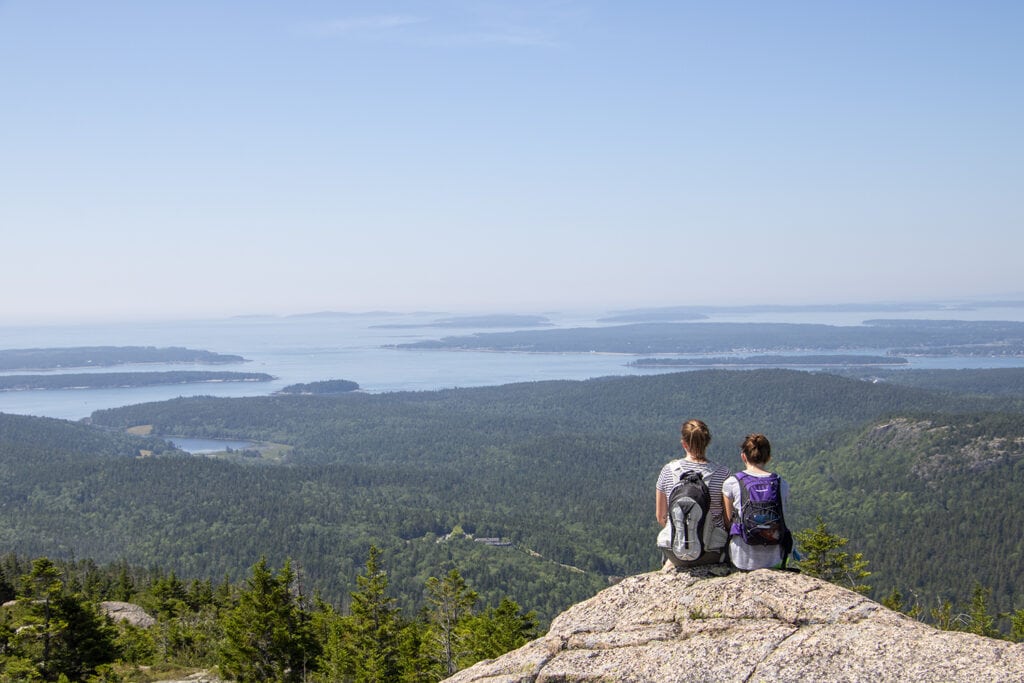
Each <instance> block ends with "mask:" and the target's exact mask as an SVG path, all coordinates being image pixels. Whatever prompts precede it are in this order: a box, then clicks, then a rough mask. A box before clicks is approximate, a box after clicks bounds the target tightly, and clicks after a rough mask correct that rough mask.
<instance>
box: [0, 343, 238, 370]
mask: <svg viewBox="0 0 1024 683" xmlns="http://www.w3.org/2000/svg"><path fill="white" fill-rule="evenodd" d="M245 362H247V360H246V359H245V358H243V357H242V356H236V355H233V354H224V353H214V352H212V351H203V350H200V349H186V348H183V347H180V346H168V347H164V348H157V347H155V346H70V347H67V348H49V349H0V370H4V371H6V370H49V369H53V368H103V367H110V366H114V365H127V364H129V363H203V364H218V365H221V364H228V363H245Z"/></svg>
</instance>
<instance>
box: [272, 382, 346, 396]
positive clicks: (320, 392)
mask: <svg viewBox="0 0 1024 683" xmlns="http://www.w3.org/2000/svg"><path fill="white" fill-rule="evenodd" d="M358 389H359V385H358V384H356V383H355V382H352V381H350V380H347V379H329V380H324V381H323V382H309V383H307V384H289V385H288V386H286V387H285V388H284V389H281V390H280V391H278V392H275V393H278V394H301V395H316V396H334V395H337V394H347V393H349V392H350V391H357V390H358Z"/></svg>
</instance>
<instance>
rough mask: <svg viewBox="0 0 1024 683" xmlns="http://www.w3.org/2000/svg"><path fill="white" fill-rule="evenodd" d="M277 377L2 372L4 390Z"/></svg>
mask: <svg viewBox="0 0 1024 683" xmlns="http://www.w3.org/2000/svg"><path fill="white" fill-rule="evenodd" d="M273 379H274V377H273V376H271V375H268V374H266V373H262V372H206V371H202V370H172V371H169V372H81V373H69V374H63V375H6V376H0V391H32V390H39V389H44V390H47V389H126V388H133V387H152V386H159V385H162V384H198V383H202V382H269V381H271V380H273Z"/></svg>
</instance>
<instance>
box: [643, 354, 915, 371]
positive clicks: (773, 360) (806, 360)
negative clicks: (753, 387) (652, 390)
mask: <svg viewBox="0 0 1024 683" xmlns="http://www.w3.org/2000/svg"><path fill="white" fill-rule="evenodd" d="M908 362H909V361H908V360H907V359H906V358H898V357H895V356H859V355H852V354H851V355H825V354H822V355H812V356H778V355H766V356H744V357H742V358H739V357H729V356H717V357H711V358H640V359H638V360H635V361H632V362H630V363H626V365H627V366H629V367H633V368H675V367H687V368H717V367H723V366H730V367H766V366H767V367H773V368H777V367H802V366H813V367H820V368H824V367H851V366H853V367H865V366H879V365H906V364H907V363H908Z"/></svg>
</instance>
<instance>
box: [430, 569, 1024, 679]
mask: <svg viewBox="0 0 1024 683" xmlns="http://www.w3.org/2000/svg"><path fill="white" fill-rule="evenodd" d="M447 680H448V681H453V682H457V683H468V682H470V681H481V682H488V683H513V682H515V683H520V682H523V683H525V682H527V681H529V682H534V681H536V682H538V683H540V682H543V681H560V682H570V681H658V682H659V683H664V682H666V681H690V682H693V681H709V682H710V681H715V682H719V681H737V682H738V681H744V682H755V681H773V682H777V681H851V682H852V681H858V682H859V681H870V682H871V683H880V682H882V681H915V682H917V683H922V682H924V683H928V682H932V681H935V682H939V681H941V682H942V683H954V682H956V681H971V682H972V683H977V681H1024V644H1014V643H1010V642H1006V641H1001V640H994V639H991V638H983V637H981V636H975V635H972V634H968V633H952V632H948V631H939V630H937V629H935V628H932V627H931V626H928V625H926V624H922V623H920V622H918V621H915V620H913V619H911V618H909V617H907V616H905V615H902V614H899V613H898V612H893V611H892V610H889V609H887V608H885V607H883V606H882V605H880V604H878V603H877V602H874V601H872V600H869V599H868V598H865V597H864V596H862V595H860V594H858V593H854V592H852V591H849V590H846V589H844V588H840V587H838V586H835V585H833V584H830V583H827V582H824V581H820V580H818V579H813V578H810V577H807V576H803V575H800V574H796V573H792V572H781V571H772V570H768V569H763V570H760V571H756V572H750V573H735V574H731V575H729V576H725V577H721V578H718V577H712V576H709V575H708V573H707V570H703V569H700V570H692V572H679V573H672V574H667V573H662V572H656V573H651V574H641V575H639V576H633V577H629V578H627V579H625V580H624V581H622V582H621V583H618V584H616V585H615V586H612V587H610V588H607V589H605V590H603V591H601V592H600V593H598V594H597V595H596V596H594V597H593V598H591V599H590V600H587V601H585V602H581V603H579V604H577V605H575V606H573V607H570V608H569V609H568V610H566V611H565V612H563V613H562V614H561V615H559V616H558V617H556V618H555V620H554V621H553V622H552V624H551V629H550V630H549V631H548V633H547V635H545V636H544V637H542V638H539V639H537V640H534V641H532V642H530V643H528V644H526V645H524V646H523V647H521V648H519V649H518V650H515V651H513V652H509V653H508V654H505V655H503V656H501V657H499V658H498V659H493V660H487V661H484V662H479V663H477V664H476V665H474V666H472V667H470V668H468V669H465V670H463V671H460V672H459V673H457V674H455V675H454V676H453V677H451V678H449V679H447Z"/></svg>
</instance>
